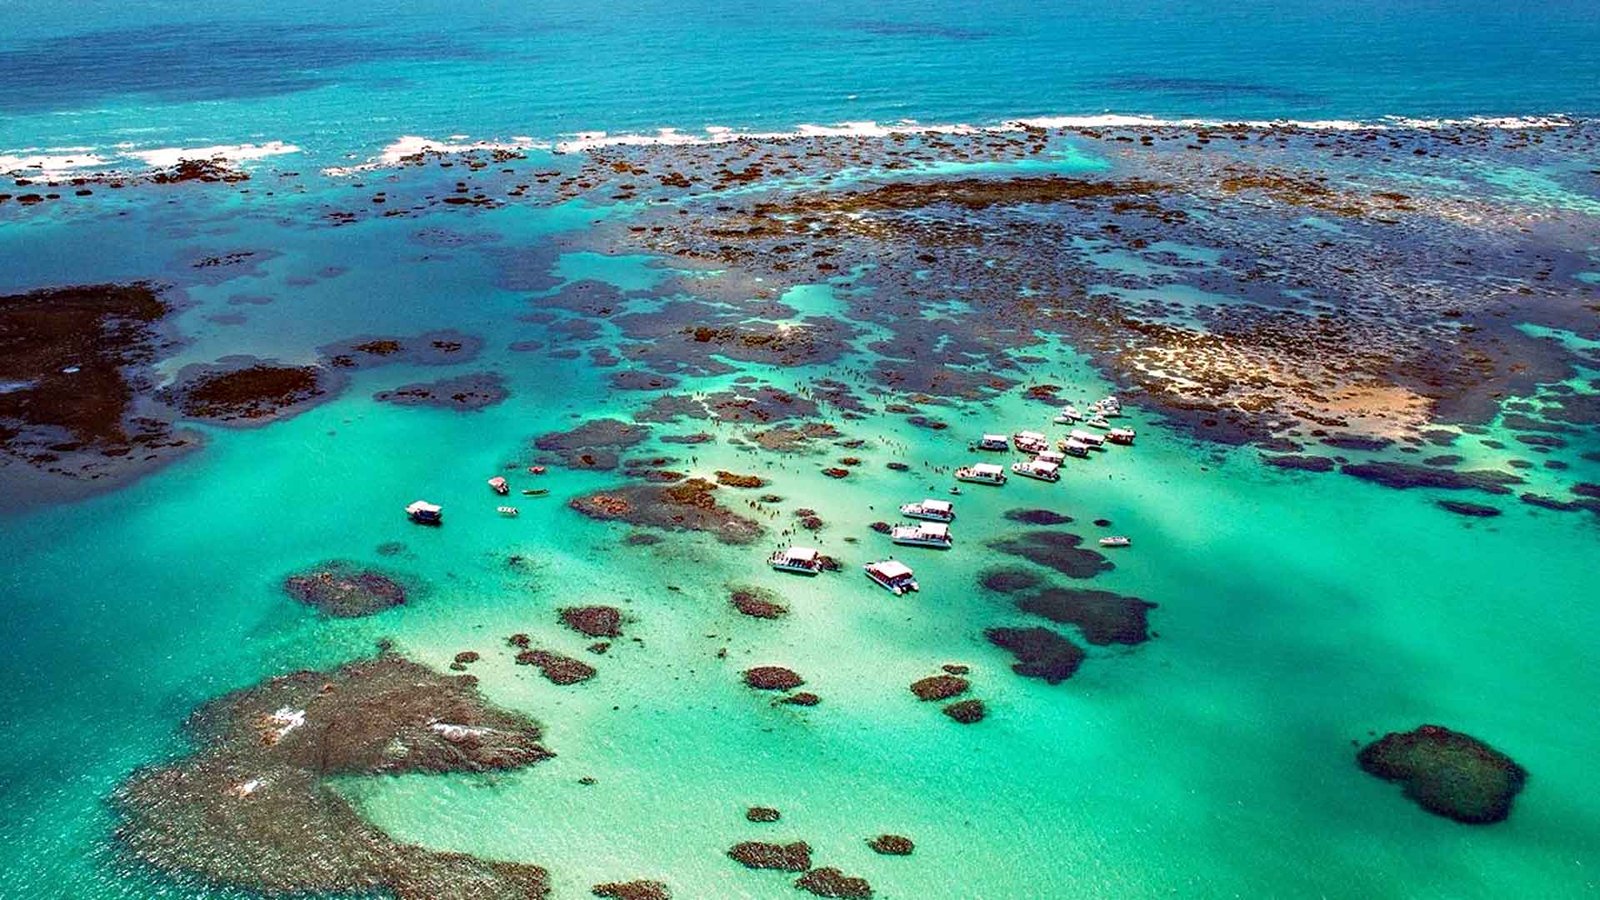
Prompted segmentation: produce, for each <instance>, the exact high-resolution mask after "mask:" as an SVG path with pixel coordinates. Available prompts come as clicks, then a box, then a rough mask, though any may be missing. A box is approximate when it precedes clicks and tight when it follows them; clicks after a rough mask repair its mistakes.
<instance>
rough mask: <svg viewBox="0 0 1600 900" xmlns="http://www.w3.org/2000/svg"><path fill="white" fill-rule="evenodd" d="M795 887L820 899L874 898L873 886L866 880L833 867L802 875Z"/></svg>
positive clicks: (862, 899)
mask: <svg viewBox="0 0 1600 900" xmlns="http://www.w3.org/2000/svg"><path fill="white" fill-rule="evenodd" d="M794 886H795V887H797V888H799V889H801V890H803V891H808V892H810V893H812V894H815V895H816V896H818V897H846V898H853V900H865V898H868V897H871V896H872V885H870V884H868V883H867V880H866V879H865V878H857V877H855V876H854V875H846V874H844V873H843V872H841V871H839V870H838V869H835V868H834V867H832V866H823V867H822V868H820V869H812V870H811V871H809V872H807V873H806V874H804V875H801V876H800V877H799V879H797V880H796V881H795V883H794Z"/></svg>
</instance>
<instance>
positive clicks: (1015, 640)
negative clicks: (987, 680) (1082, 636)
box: [983, 627, 1084, 684]
mask: <svg viewBox="0 0 1600 900" xmlns="http://www.w3.org/2000/svg"><path fill="white" fill-rule="evenodd" d="M983 636H984V638H985V639H986V640H988V641H989V643H991V644H993V645H995V646H996V647H999V648H1000V649H1002V650H1008V651H1010V653H1011V655H1012V656H1014V657H1016V662H1014V663H1012V664H1011V671H1013V672H1015V673H1017V674H1018V675H1022V676H1024V677H1027V678H1041V679H1043V680H1044V681H1046V682H1048V683H1050V684H1059V683H1061V682H1063V681H1065V680H1067V679H1068V678H1071V677H1072V673H1074V672H1076V671H1078V666H1079V665H1081V664H1082V663H1083V659H1084V652H1083V648H1082V647H1079V646H1078V645H1077V644H1074V643H1073V642H1072V641H1069V640H1067V639H1066V638H1064V637H1062V636H1061V635H1059V634H1056V633H1055V632H1054V631H1051V630H1050V629H1048V628H1038V627H1034V628H990V629H987V630H985V631H984V632H983Z"/></svg>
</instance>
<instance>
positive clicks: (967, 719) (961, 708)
mask: <svg viewBox="0 0 1600 900" xmlns="http://www.w3.org/2000/svg"><path fill="white" fill-rule="evenodd" d="M943 711H944V714H945V715H947V716H949V717H950V718H952V719H955V720H956V721H957V722H960V723H961V724H963V725H972V724H974V723H977V722H982V721H983V717H984V716H985V715H988V712H989V711H988V710H987V709H985V708H984V705H983V701H982V700H957V701H956V702H954V703H951V704H949V705H947V706H946V707H945V708H944V710H943Z"/></svg>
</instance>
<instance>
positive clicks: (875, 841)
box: [867, 834, 917, 856]
mask: <svg viewBox="0 0 1600 900" xmlns="http://www.w3.org/2000/svg"><path fill="white" fill-rule="evenodd" d="M867 846H868V847H871V848H872V851H873V852H874V853H881V854H883V855H884V856H910V855H911V851H913V850H915V849H916V848H917V845H916V844H914V843H912V841H911V838H908V837H904V836H902V835H898V834H880V835H878V836H877V837H875V838H868V839H867Z"/></svg>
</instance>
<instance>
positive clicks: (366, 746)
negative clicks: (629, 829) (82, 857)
mask: <svg viewBox="0 0 1600 900" xmlns="http://www.w3.org/2000/svg"><path fill="white" fill-rule="evenodd" d="M475 684H476V682H475V680H474V679H473V678H472V677H471V676H467V675H459V676H445V675H440V674H439V673H437V672H434V671H433V670H431V669H428V668H426V667H424V666H419V665H417V664H415V663H412V662H410V661H408V660H406V659H403V658H401V657H399V656H396V655H393V654H390V653H384V654H381V655H379V656H378V657H377V658H375V659H370V660H362V661H359V662H354V663H349V664H347V665H344V666H341V667H339V668H337V669H333V670H331V671H324V672H296V673H294V674H291V675H283V676H278V677H274V678H270V679H267V680H266V681H264V682H262V683H260V684H258V685H256V686H255V687H251V688H246V689H244V690H241V691H235V692H234V693H231V694H227V695H224V696H222V697H219V698H217V699H216V700H212V701H210V702H208V703H206V704H204V705H203V706H201V707H200V708H199V709H197V710H196V711H195V712H194V714H193V715H191V716H190V719H189V722H188V726H187V731H188V733H189V734H191V735H192V736H193V740H194V741H195V748H194V750H193V751H192V752H191V753H189V754H188V755H186V756H182V757H180V758H178V759H176V760H174V761H172V762H169V763H165V764H162V765H159V766H155V767H151V768H146V769H141V770H139V771H137V772H135V773H134V774H133V775H131V776H130V777H129V778H128V780H127V781H126V782H124V783H123V784H122V785H121V786H120V787H119V788H118V789H117V791H116V794H115V796H114V798H113V806H114V809H115V812H116V815H117V819H118V824H117V828H116V836H117V839H118V841H119V842H120V843H121V844H122V846H123V847H124V848H125V849H126V850H127V852H128V853H130V854H131V855H132V856H133V857H135V858H137V859H139V860H141V861H143V862H145V863H148V864H149V865H152V866H155V867H156V868H159V869H163V870H166V871H170V872H174V873H179V874H183V875H188V876H192V877H197V878H200V879H203V880H204V881H205V882H206V883H210V884H215V885H225V886H228V887H231V888H236V889H240V890H247V891H256V892H261V893H268V894H275V893H296V894H300V893H304V894H312V893H315V894H329V893H349V894H371V893H376V892H387V893H392V894H393V895H394V896H396V897H398V898H400V900H436V898H446V900H469V898H503V900H522V898H529V897H543V896H545V894H546V892H547V885H546V876H545V872H544V870H543V869H541V868H540V867H538V866H535V865H530V864H527V863H518V862H496V861H490V860H483V859H478V858H475V857H472V856H468V855H466V854H461V853H445V852H437V851H433V850H429V849H426V848H424V847H418V846H415V845H411V844H405V843H401V842H399V841H397V840H395V839H394V838H392V837H390V836H389V835H388V834H387V833H385V832H384V831H383V830H382V829H380V828H378V827H377V826H375V825H373V824H371V823H370V822H368V821H367V820H366V819H364V818H362V816H361V815H360V813H359V812H357V810H356V809H355V807H354V806H352V805H351V804H350V802H349V801H348V800H346V799H345V798H344V795H343V794H341V793H340V792H338V791H336V790H334V789H333V788H332V787H331V786H330V785H329V784H327V783H326V781H325V780H324V779H326V778H329V777H334V776H353V775H399V774H410V773H433V774H441V773H451V772H489V771H496V770H504V769H515V768H522V767H525V766H530V765H533V764H535V763H537V762H539V761H540V760H543V759H546V758H548V757H550V756H551V753H550V752H549V751H548V750H546V749H545V748H544V747H543V746H542V745H540V743H539V737H540V729H539V726H538V724H537V723H535V722H534V721H533V720H531V719H529V718H527V717H526V716H523V715H521V714H519V713H514V712H510V711H507V710H502V709H499V708H496V707H494V706H491V705H489V704H488V703H487V702H486V701H485V700H484V699H483V698H482V697H481V696H480V695H479V694H478V692H477V689H476V687H475Z"/></svg>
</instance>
